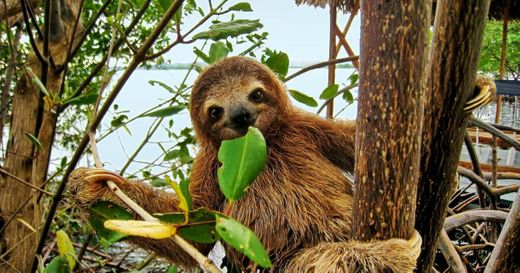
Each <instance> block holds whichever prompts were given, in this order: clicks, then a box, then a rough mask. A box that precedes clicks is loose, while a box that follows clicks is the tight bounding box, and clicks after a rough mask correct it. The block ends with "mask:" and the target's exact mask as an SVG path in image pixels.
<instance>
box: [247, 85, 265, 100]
mask: <svg viewBox="0 0 520 273" xmlns="http://www.w3.org/2000/svg"><path fill="white" fill-rule="evenodd" d="M263 99H264V91H263V90H262V88H256V89H255V90H253V92H251V94H249V100H251V101H254V102H262V100H263Z"/></svg>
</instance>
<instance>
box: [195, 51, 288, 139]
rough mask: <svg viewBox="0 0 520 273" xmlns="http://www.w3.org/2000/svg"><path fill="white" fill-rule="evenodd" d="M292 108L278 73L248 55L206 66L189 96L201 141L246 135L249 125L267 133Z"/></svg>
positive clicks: (196, 130)
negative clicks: (277, 75)
mask: <svg viewBox="0 0 520 273" xmlns="http://www.w3.org/2000/svg"><path fill="white" fill-rule="evenodd" d="M289 107H290V104H289V98H288V97H287V94H286V92H285V88H284V86H283V85H282V83H281V82H280V81H279V80H278V78H277V77H276V75H275V74H274V73H273V72H272V71H271V70H270V69H269V68H267V67H266V66H264V65H262V64H261V63H259V62H257V61H255V60H253V59H251V58H247V57H230V58H225V59H222V60H220V61H219V62H217V63H215V64H214V65H211V66H209V67H208V68H206V69H205V70H204V71H203V72H202V73H201V74H200V75H199V77H198V79H197V80H196V81H195V84H194V86H193V91H192V94H191V99H190V115H191V119H192V122H193V126H194V128H195V133H196V134H197V137H198V139H199V141H201V142H203V141H205V140H209V141H211V142H214V143H220V141H222V140H226V139H233V138H236V137H239V136H243V135H244V134H245V133H247V129H248V127H249V126H253V127H257V128H258V129H259V130H260V131H261V132H262V133H263V134H264V135H266V134H268V133H269V131H270V130H273V129H275V128H276V127H277V126H276V125H277V122H278V119H280V116H281V115H282V114H283V113H285V112H286V111H287V109H288V108H289Z"/></svg>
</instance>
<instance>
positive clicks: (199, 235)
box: [178, 222, 220, 244]
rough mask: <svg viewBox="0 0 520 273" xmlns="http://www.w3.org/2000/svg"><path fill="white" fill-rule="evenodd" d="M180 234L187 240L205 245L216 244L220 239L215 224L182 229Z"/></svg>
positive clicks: (179, 231)
mask: <svg viewBox="0 0 520 273" xmlns="http://www.w3.org/2000/svg"><path fill="white" fill-rule="evenodd" d="M178 234H179V236H181V237H182V238H184V239H186V240H190V241H194V242H197V243H203V244H211V243H215V242H217V241H218V240H219V239H220V236H219V235H218V233H217V231H216V230H215V223H214V222H213V223H205V224H197V225H191V226H186V227H180V228H179V230H178Z"/></svg>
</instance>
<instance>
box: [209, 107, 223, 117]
mask: <svg viewBox="0 0 520 273" xmlns="http://www.w3.org/2000/svg"><path fill="white" fill-rule="evenodd" d="M222 112H224V109H222V108H220V107H211V108H210V109H209V115H210V117H211V118H212V119H214V120H217V119H218V118H220V116H222Z"/></svg>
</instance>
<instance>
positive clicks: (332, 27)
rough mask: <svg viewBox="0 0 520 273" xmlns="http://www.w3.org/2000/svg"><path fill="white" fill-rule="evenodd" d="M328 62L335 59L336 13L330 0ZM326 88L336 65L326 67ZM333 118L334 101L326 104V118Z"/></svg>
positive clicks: (332, 76) (332, 81)
mask: <svg viewBox="0 0 520 273" xmlns="http://www.w3.org/2000/svg"><path fill="white" fill-rule="evenodd" d="M329 8H330V10H329V13H330V14H329V16H330V22H329V28H330V29H329V61H330V60H334V59H336V12H337V1H336V0H332V1H330V2H329ZM328 69H329V70H328V73H329V74H328V81H327V84H328V86H331V85H333V84H334V82H335V76H336V75H335V73H336V64H335V63H331V64H329V67H328ZM333 117H334V100H330V101H329V103H327V118H333Z"/></svg>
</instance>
